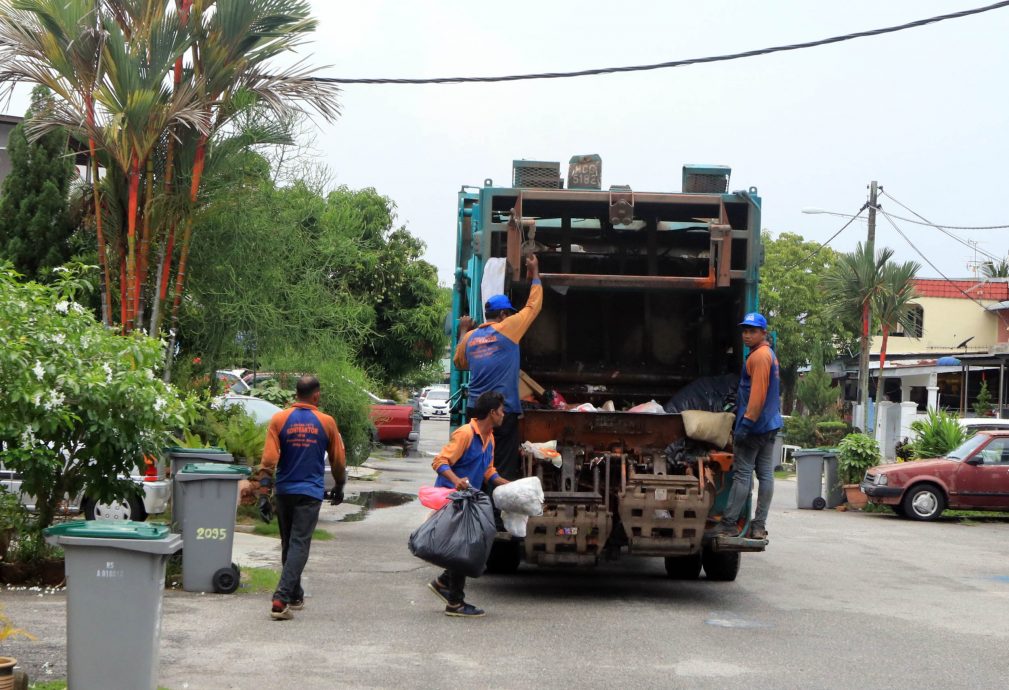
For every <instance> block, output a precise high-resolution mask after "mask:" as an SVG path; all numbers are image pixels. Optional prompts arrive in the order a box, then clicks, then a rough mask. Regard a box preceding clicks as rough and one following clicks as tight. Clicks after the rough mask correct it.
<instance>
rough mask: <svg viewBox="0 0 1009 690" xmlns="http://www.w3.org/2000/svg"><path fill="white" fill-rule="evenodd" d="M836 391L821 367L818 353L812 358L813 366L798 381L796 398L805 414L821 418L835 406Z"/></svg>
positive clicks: (828, 375)
mask: <svg viewBox="0 0 1009 690" xmlns="http://www.w3.org/2000/svg"><path fill="white" fill-rule="evenodd" d="M837 394H838V390H837V388H835V387H834V386H833V385H831V378H830V374H828V373H827V371H826V370H825V369H824V367H823V360H822V358H821V357H820V354H819V352H817V353H815V355H814V357H813V366H812V367H811V368H810V370H809V372H808V373H807V374H806V375H805V376H803V377H802V378H801V379H800V380H799V384H798V386H797V391H796V397H797V398H798V399H799V402H801V403H802V404H803V406H804V407H805V408H806V414H808V415H810V416H812V417H823V416H824V415H826V414H828V413H829V412H830V411H831V408H832V407H833V406H834V405H836V404H837Z"/></svg>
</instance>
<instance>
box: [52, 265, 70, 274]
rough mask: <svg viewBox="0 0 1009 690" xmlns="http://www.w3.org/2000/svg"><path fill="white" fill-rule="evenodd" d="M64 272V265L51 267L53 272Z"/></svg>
mask: <svg viewBox="0 0 1009 690" xmlns="http://www.w3.org/2000/svg"><path fill="white" fill-rule="evenodd" d="M66 272H67V267H66V266H57V267H56V268H54V269H53V273H66Z"/></svg>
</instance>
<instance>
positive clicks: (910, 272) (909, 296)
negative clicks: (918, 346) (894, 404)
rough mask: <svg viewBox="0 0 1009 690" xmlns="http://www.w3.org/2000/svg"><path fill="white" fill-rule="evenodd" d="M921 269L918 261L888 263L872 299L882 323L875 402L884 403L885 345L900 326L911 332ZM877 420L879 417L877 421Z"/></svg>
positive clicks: (884, 267) (876, 314)
mask: <svg viewBox="0 0 1009 690" xmlns="http://www.w3.org/2000/svg"><path fill="white" fill-rule="evenodd" d="M920 269H921V264H919V263H917V262H916V261H905V262H904V263H900V264H898V263H894V262H892V261H888V262H887V263H886V264H884V266H883V271H882V275H881V279H882V285H881V289H880V291H879V292H878V293H876V296H875V298H874V300H873V304H872V313H873V317H874V318H875V319H876V321H877V322H878V323H879V328H880V331H881V332H882V334H883V342H882V344H881V345H880V349H879V380H878V381H877V382H876V402H877V403H878V402H880V401H882V400H883V391H884V390H885V389H884V388H883V378H884V367H885V366H886V345H887V340H888V339H889V337H890V331H891V330H893V329H894V328H896V327H898V326H899V327H900V328H902V329H903V330H904V332H905V333H912V332H913V329H914V317H913V312H912V302H911V300H913V299H914V298H915V297H916V293H915V289H914V278H915V276H916V275H917V274H918V271H919V270H920ZM877 419H878V418H877Z"/></svg>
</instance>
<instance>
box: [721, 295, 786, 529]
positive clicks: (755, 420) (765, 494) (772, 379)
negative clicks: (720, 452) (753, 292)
mask: <svg viewBox="0 0 1009 690" xmlns="http://www.w3.org/2000/svg"><path fill="white" fill-rule="evenodd" d="M739 325H740V326H742V328H743V344H744V345H746V347H748V348H749V349H750V355H749V357H747V358H746V366H745V367H744V368H743V373H742V375H741V376H740V377H739V393H738V395H737V403H738V410H737V412H736V426H735V430H734V431H733V434H732V453H733V459H732V469H733V479H732V490H731V491H730V492H729V500H728V502H727V504H726V507H725V513H724V514H723V515H722V520H721V522H720V523H718V525H717V526H716V527H715V528H714V529H713V530H712V531H711V533H710V536H715V537H717V536H722V535H724V536H730V537H735V536H738V535H739V527H738V525H737V522H738V521H739V515H740V513H741V512H742V511H743V506H744V505H745V504H746V499H747V498H748V497H749V496H750V491H751V489H752V488H753V471H754V469H756V471H757V481H758V482H760V487H759V489H758V490H757V510H756V513H755V514H754V516H753V522H751V523H750V532H749V537H750V538H751V539H766V538H767V513H768V511H769V510H770V508H771V497H772V496H773V495H774V437H775V436H776V435H777V433H778V430H779V429H780V428H781V426H782V422H781V402H780V399H779V394H778V391H779V383H778V376H779V367H778V358H777V357H776V356H775V355H774V351H773V350H772V349H771V346H770V345H769V344H768V342H767V319H766V318H764V316H763V315H762V314H758V313H756V312H751V313H749V314H747V315H746V316H744V317H743V320H742V321H741V322H740V324H739Z"/></svg>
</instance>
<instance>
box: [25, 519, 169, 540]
mask: <svg viewBox="0 0 1009 690" xmlns="http://www.w3.org/2000/svg"><path fill="white" fill-rule="evenodd" d="M43 533H44V534H45V535H46V536H47V537H90V538H97V539H165V538H167V537H169V536H170V535H171V530H169V529H168V525H163V524H160V523H151V522H134V521H133V520H72V521H71V522H64V523H62V524H59V525H53V526H52V527H46V528H45V529H44V530H43Z"/></svg>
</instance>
